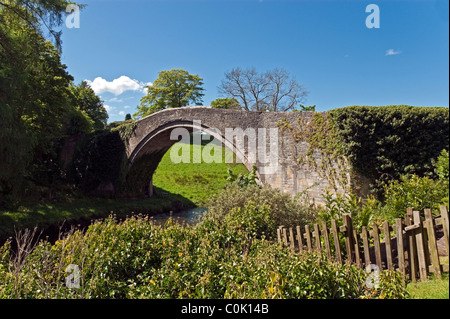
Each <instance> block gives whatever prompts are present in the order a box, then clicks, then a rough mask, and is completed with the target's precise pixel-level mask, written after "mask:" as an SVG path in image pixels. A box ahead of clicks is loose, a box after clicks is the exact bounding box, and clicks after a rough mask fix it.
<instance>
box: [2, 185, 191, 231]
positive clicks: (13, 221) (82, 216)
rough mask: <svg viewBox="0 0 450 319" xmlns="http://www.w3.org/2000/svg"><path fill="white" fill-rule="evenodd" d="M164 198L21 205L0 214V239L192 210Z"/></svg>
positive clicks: (184, 202)
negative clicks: (62, 226)
mask: <svg viewBox="0 0 450 319" xmlns="http://www.w3.org/2000/svg"><path fill="white" fill-rule="evenodd" d="M157 193H159V194H161V195H163V196H155V197H152V198H145V199H135V200H125V199H104V198H86V197H82V198H66V200H65V201H63V202H50V201H46V202H39V203H35V202H30V203H22V204H21V205H20V206H19V207H17V208H15V209H9V210H4V211H0V239H4V238H5V237H8V236H12V235H13V234H14V229H24V228H33V227H35V226H38V227H39V228H42V229H46V228H48V227H53V226H57V225H58V224H60V223H62V222H66V223H78V222H80V223H83V222H89V221H90V220H92V219H95V218H104V217H107V216H108V215H110V214H111V213H114V214H115V215H116V216H117V217H118V218H124V217H126V216H129V215H132V214H134V213H135V214H138V213H141V214H148V215H154V214H158V213H163V212H167V211H169V210H174V209H177V208H178V209H183V208H191V207H195V205H194V204H193V203H192V202H191V201H189V200H187V199H186V198H183V197H182V196H180V195H177V194H171V193H168V192H165V191H163V190H160V189H157Z"/></svg>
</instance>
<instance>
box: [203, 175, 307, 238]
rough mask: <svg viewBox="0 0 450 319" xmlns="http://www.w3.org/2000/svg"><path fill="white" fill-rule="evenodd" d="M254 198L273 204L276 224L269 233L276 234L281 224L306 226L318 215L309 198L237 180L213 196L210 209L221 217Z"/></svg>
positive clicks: (272, 216)
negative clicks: (243, 185)
mask: <svg viewBox="0 0 450 319" xmlns="http://www.w3.org/2000/svg"><path fill="white" fill-rule="evenodd" d="M250 201H251V202H254V203H256V204H257V205H259V206H264V205H266V206H268V207H269V208H268V209H269V211H270V215H271V218H272V222H273V225H276V226H274V227H273V228H272V229H270V230H269V233H268V236H275V235H276V227H278V226H280V225H283V226H285V227H295V226H304V225H307V224H311V223H312V222H313V220H314V218H315V212H316V209H315V207H314V206H313V205H311V204H310V203H309V201H308V200H307V199H306V198H292V197H291V195H289V194H287V193H283V192H282V191H280V190H279V189H273V188H271V187H270V186H266V185H265V186H263V187H259V186H257V185H249V186H247V187H244V188H242V187H241V186H240V185H239V184H237V183H233V184H231V185H230V186H228V187H226V188H225V189H224V190H223V191H222V192H221V193H220V194H219V195H217V196H216V197H214V198H212V199H211V200H210V201H209V203H208V208H209V211H210V212H211V213H213V214H214V215H215V216H216V217H217V218H221V217H222V216H224V215H226V214H228V213H229V212H231V211H232V210H233V209H235V208H240V209H243V208H244V207H245V205H246V204H247V203H248V202H250Z"/></svg>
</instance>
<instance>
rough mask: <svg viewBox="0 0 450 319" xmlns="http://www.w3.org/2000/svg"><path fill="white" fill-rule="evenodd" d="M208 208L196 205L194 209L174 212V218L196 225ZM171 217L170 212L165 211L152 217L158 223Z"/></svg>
mask: <svg viewBox="0 0 450 319" xmlns="http://www.w3.org/2000/svg"><path fill="white" fill-rule="evenodd" d="M207 210H208V208H207V207H196V208H192V209H187V210H183V211H181V212H178V213H173V214H172V218H173V219H176V220H177V221H179V222H181V223H183V222H186V224H189V225H195V224H196V223H197V222H198V221H199V219H200V218H201V217H202V216H203V214H204V213H205V212H206V211H207ZM169 217H170V213H163V214H158V215H154V216H152V219H153V220H154V221H155V222H156V223H157V224H163V223H165V222H166V221H167V220H168V219H169Z"/></svg>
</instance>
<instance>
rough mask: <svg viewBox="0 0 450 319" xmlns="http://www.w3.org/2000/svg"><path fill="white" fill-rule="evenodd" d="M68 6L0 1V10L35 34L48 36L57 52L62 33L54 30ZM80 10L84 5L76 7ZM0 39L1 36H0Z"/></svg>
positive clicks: (63, 0)
mask: <svg viewBox="0 0 450 319" xmlns="http://www.w3.org/2000/svg"><path fill="white" fill-rule="evenodd" d="M69 4H74V2H72V1H68V0H2V1H0V10H2V11H3V12H4V13H5V12H6V13H7V14H9V15H10V16H13V17H14V19H16V22H17V21H20V23H21V24H23V25H25V26H27V27H28V28H30V29H32V30H34V31H35V32H36V33H37V34H40V35H44V34H45V33H46V34H47V35H49V36H50V37H51V38H52V40H53V41H54V42H53V43H54V45H55V47H56V49H57V50H58V51H60V50H61V34H62V31H57V30H55V27H59V26H60V25H61V24H62V20H63V14H64V13H65V11H66V8H67V6H68V5H69ZM78 6H79V7H80V8H82V7H84V5H78ZM0 39H2V36H1V34H0Z"/></svg>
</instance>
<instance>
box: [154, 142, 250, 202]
mask: <svg viewBox="0 0 450 319" xmlns="http://www.w3.org/2000/svg"><path fill="white" fill-rule="evenodd" d="M206 147H207V146H204V145H188V144H181V143H177V144H175V145H174V146H172V148H171V149H170V150H169V151H168V152H167V153H166V154H165V155H164V157H163V159H162V160H161V162H160V164H159V166H158V168H157V169H156V172H155V175H154V176H153V185H155V186H156V187H159V188H162V189H164V190H166V191H168V192H171V193H173V194H179V195H181V196H183V197H185V198H187V199H189V200H191V201H192V202H193V203H195V204H196V205H197V206H203V205H205V204H206V202H207V200H208V199H209V198H210V197H211V196H213V195H215V194H217V193H219V192H220V191H221V190H222V189H223V187H224V186H225V184H226V183H227V181H226V178H227V177H228V173H227V170H228V167H230V168H231V169H232V171H233V173H234V174H236V175H238V174H248V170H247V169H246V168H245V166H244V165H243V164H236V163H226V162H227V161H228V162H233V161H235V157H234V155H233V153H232V152H231V151H230V150H229V149H227V148H226V147H222V146H220V147H217V148H216V151H217V152H218V153H216V154H214V151H213V150H211V152H210V154H206V153H207V152H208V149H206ZM183 148H184V150H185V152H182V151H181V150H182V149H183ZM187 150H189V152H187ZM202 155H203V156H202ZM205 155H206V156H205ZM208 155H209V156H211V157H208ZM214 155H216V157H214ZM171 157H172V158H171ZM208 158H209V159H214V158H215V159H216V161H215V162H212V163H206V162H205V160H206V161H208ZM174 160H175V161H181V162H180V163H174Z"/></svg>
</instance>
